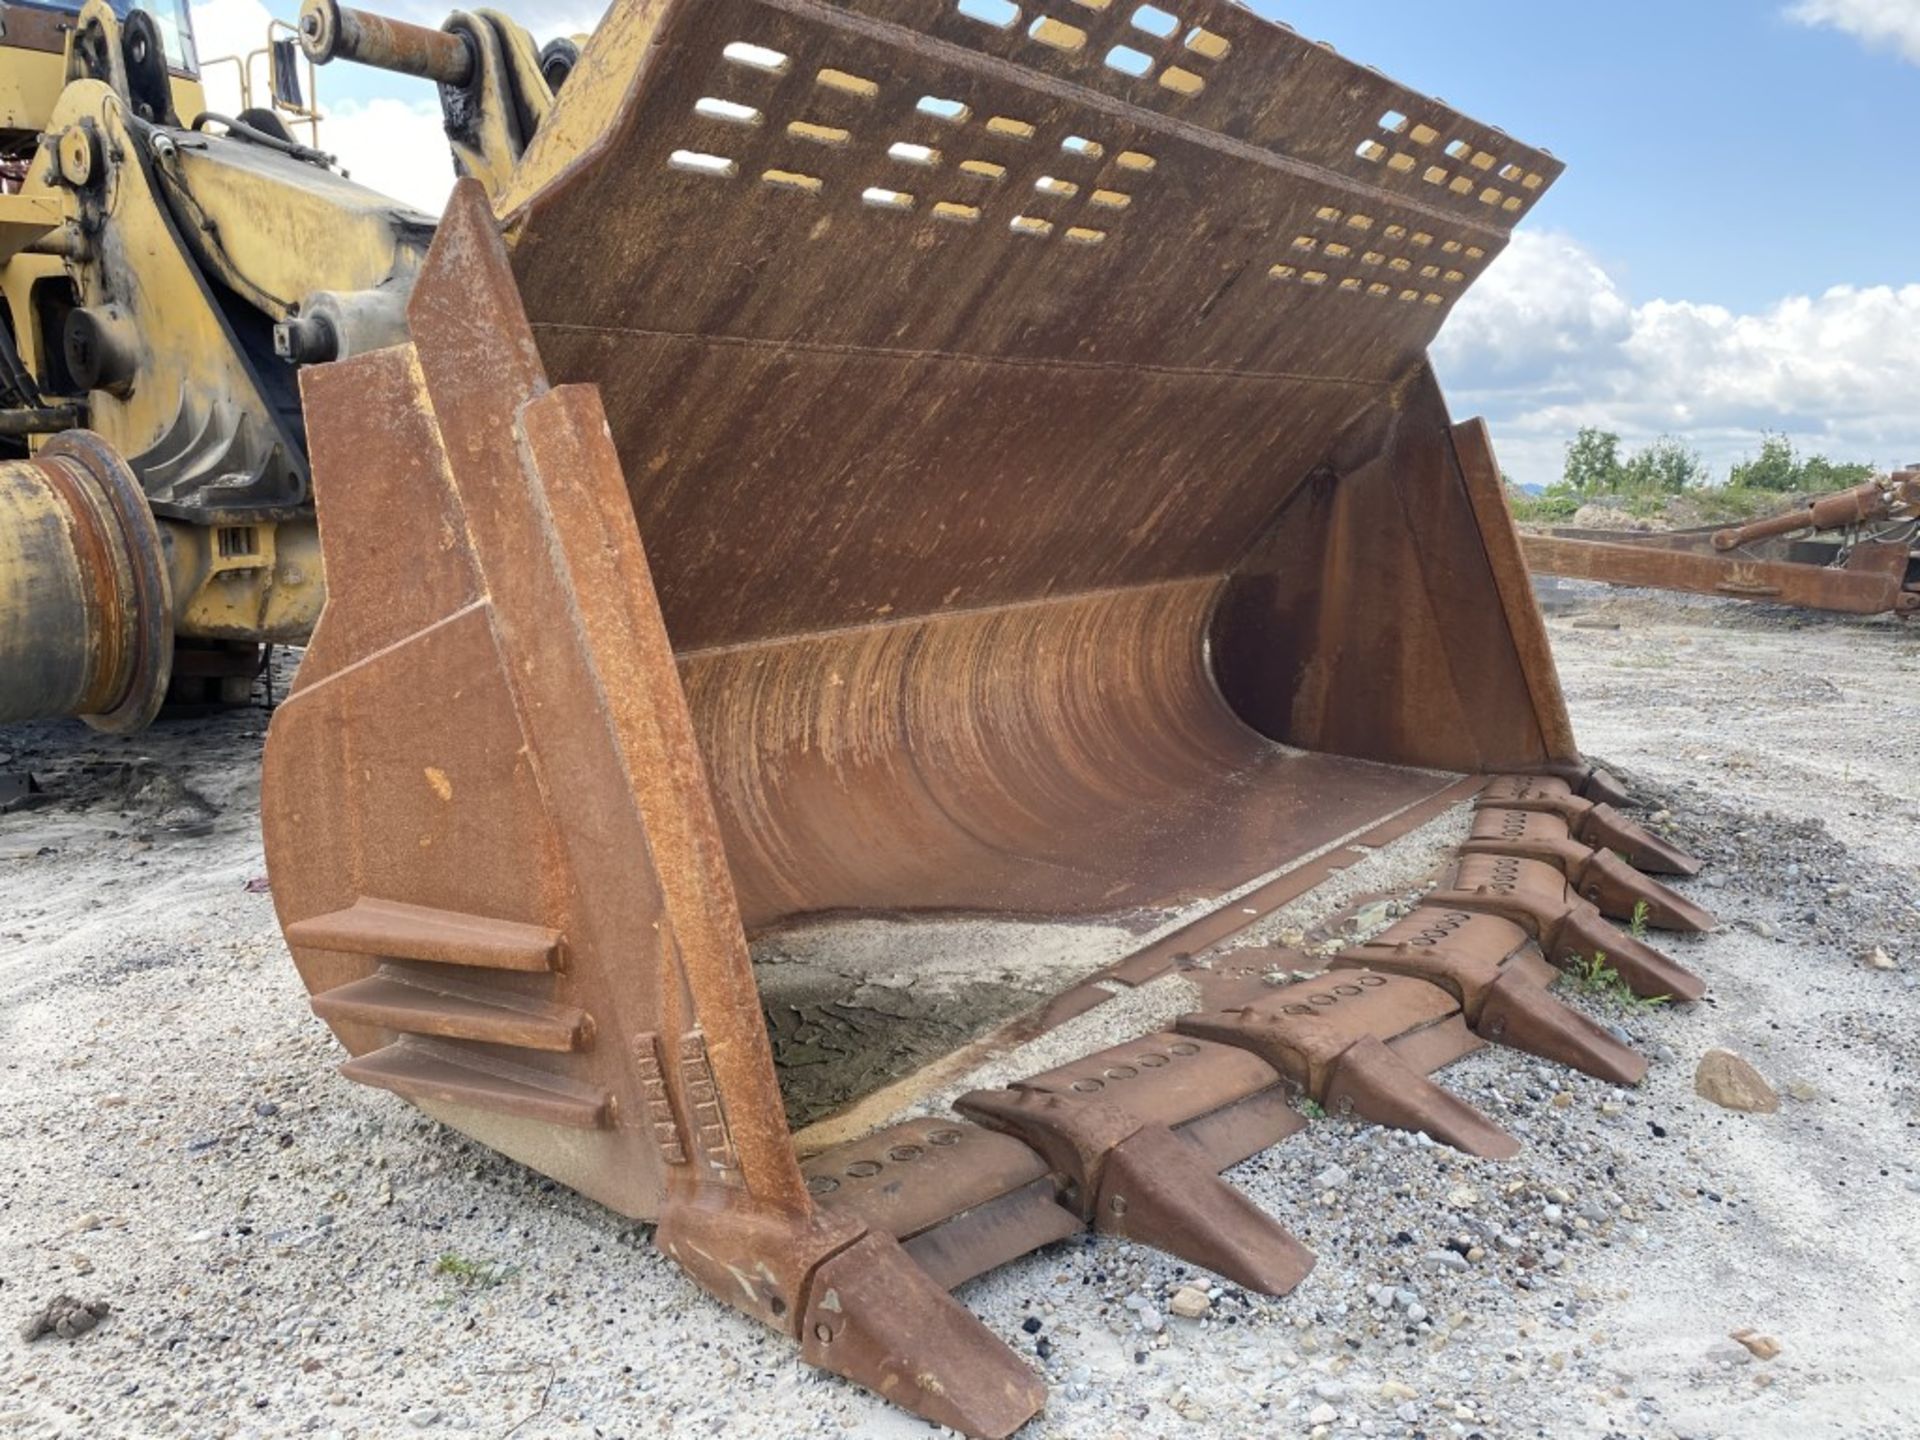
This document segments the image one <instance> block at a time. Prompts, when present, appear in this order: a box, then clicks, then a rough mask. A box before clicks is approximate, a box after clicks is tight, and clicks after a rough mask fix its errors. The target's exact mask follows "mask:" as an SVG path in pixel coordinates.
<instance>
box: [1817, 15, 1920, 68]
mask: <svg viewBox="0 0 1920 1440" xmlns="http://www.w3.org/2000/svg"><path fill="white" fill-rule="evenodd" d="M1787 15H1788V16H1789V18H1791V19H1794V20H1797V21H1799V22H1800V23H1801V24H1802V25H1813V26H1828V27H1830V28H1832V29H1835V30H1841V31H1845V32H1846V33H1847V34H1849V35H1852V36H1854V37H1855V38H1856V39H1858V40H1860V41H1861V42H1862V43H1864V44H1866V45H1870V46H1872V47H1874V48H1875V49H1889V50H1895V51H1898V52H1899V53H1900V54H1901V55H1903V56H1905V57H1906V58H1907V59H1908V60H1910V61H1912V62H1913V63H1914V64H1915V65H1920V0H1799V3H1798V4H1795V5H1792V6H1789V7H1788V9H1787Z"/></svg>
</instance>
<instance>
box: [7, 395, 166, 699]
mask: <svg viewBox="0 0 1920 1440" xmlns="http://www.w3.org/2000/svg"><path fill="white" fill-rule="evenodd" d="M172 654H173V601H172V594H171V589H170V586H169V582H168V576H167V568H166V557H165V554H164V552H163V550H162V547H161V540H160V531H159V528H158V526H156V525H155V524H154V519H153V514H152V512H151V511H149V510H148V509H147V502H146V497H145V496H144V495H142V494H141V493H140V486H139V483H138V482H137V481H136V480H135V479H134V477H133V474H132V472H130V471H129V470H128V469H127V466H126V462H125V461H123V460H122V459H121V458H120V457H119V456H118V455H117V454H115V453H114V450H113V448H112V447H111V446H109V445H108V444H107V443H106V442H105V441H104V440H102V439H101V438H100V437H99V436H98V435H95V434H93V433H92V432H91V431H86V430H74V431H69V432H67V433H66V434H63V435H59V436H56V437H54V438H53V439H52V440H50V441H48V442H47V443H46V445H44V446H43V447H41V450H40V453H39V455H38V456H36V457H35V458H34V459H32V460H8V461H4V462H0V723H4V722H6V721H10V720H26V719H33V718H37V717H41V716H73V715H78V716H83V717H85V718H86V719H87V721H88V722H89V723H90V724H92V725H94V726H96V727H97V728H99V729H102V730H137V729H139V728H140V727H142V726H143V725H145V724H146V723H147V722H148V721H149V720H151V719H152V718H153V716H154V713H155V712H156V711H157V710H158V709H159V708H160V702H161V700H162V699H163V698H164V697H165V695H166V693H167V677H168V672H169V667H170V663H171V660H172Z"/></svg>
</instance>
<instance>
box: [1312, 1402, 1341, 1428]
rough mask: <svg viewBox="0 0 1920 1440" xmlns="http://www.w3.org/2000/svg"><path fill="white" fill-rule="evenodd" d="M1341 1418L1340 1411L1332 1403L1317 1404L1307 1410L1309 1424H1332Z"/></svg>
mask: <svg viewBox="0 0 1920 1440" xmlns="http://www.w3.org/2000/svg"><path fill="white" fill-rule="evenodd" d="M1339 1418H1340V1412H1339V1411H1338V1410H1336V1409H1334V1408H1333V1406H1331V1405H1316V1406H1314V1407H1313V1409H1311V1410H1310V1411H1308V1412H1307V1423H1308V1424H1309V1425H1331V1424H1333V1422H1334V1421H1336V1420H1338V1419H1339Z"/></svg>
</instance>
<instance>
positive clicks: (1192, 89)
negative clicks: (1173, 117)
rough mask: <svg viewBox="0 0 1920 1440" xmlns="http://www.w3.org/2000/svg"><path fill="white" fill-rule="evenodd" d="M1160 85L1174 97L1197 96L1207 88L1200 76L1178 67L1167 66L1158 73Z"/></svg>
mask: <svg viewBox="0 0 1920 1440" xmlns="http://www.w3.org/2000/svg"><path fill="white" fill-rule="evenodd" d="M1160 85H1161V88H1162V89H1166V90H1171V91H1173V93H1174V94H1176V95H1198V94H1199V93H1200V92H1201V91H1202V90H1204V89H1206V88H1207V82H1206V81H1205V80H1203V79H1202V78H1201V77H1200V76H1198V75H1196V74H1194V72H1193V71H1191V70H1184V69H1182V68H1181V67H1180V66H1178V65H1169V66H1168V67H1167V68H1166V69H1164V70H1162V71H1161V72H1160Z"/></svg>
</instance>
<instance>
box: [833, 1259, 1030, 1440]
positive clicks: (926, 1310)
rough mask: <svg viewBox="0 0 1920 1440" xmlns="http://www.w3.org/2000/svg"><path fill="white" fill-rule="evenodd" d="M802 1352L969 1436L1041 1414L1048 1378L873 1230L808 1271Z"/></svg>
mask: <svg viewBox="0 0 1920 1440" xmlns="http://www.w3.org/2000/svg"><path fill="white" fill-rule="evenodd" d="M800 1347H801V1354H802V1355H803V1356H805V1358H806V1359H807V1360H808V1361H809V1362H811V1363H812V1364H815V1365H818V1366H819V1367H820V1368H821V1369H823V1370H831V1371H832V1372H833V1373H834V1374H836V1375H841V1376H844V1377H845V1378H847V1379H849V1380H851V1381H853V1382H854V1383H855V1384H856V1385H864V1386H865V1387H866V1388H867V1389H869V1390H871V1391H873V1393H874V1394H876V1395H879V1396H882V1397H884V1398H885V1399H887V1400H890V1401H891V1402H893V1403H894V1404H895V1405H899V1406H901V1407H903V1408H905V1409H907V1410H911V1411H912V1412H913V1413H914V1414H916V1415H919V1416H921V1417H923V1418H925V1419H927V1420H931V1421H933V1422H934V1423H935V1424H938V1425H946V1426H950V1427H952V1428H953V1429H955V1430H958V1431H960V1432H961V1433H962V1434H965V1435H977V1436H982V1437H985V1440H1003V1437H1005V1436H1008V1435H1011V1434H1012V1433H1013V1432H1014V1431H1016V1430H1018V1429H1019V1428H1020V1427H1021V1426H1022V1425H1024V1424H1026V1423H1027V1421H1028V1420H1030V1419H1032V1418H1033V1417H1034V1416H1035V1415H1036V1414H1038V1413H1039V1411H1040V1409H1041V1407H1042V1406H1044V1405H1045V1404H1046V1401H1047V1387H1046V1383H1045V1382H1044V1381H1043V1380H1042V1379H1041V1378H1040V1377H1039V1376H1038V1375H1036V1374H1035V1373H1034V1372H1033V1370H1032V1369H1031V1368H1030V1367H1029V1366H1028V1365H1027V1364H1026V1362H1025V1361H1023V1360H1022V1359H1021V1358H1020V1357H1019V1356H1018V1355H1016V1354H1014V1352H1013V1351H1012V1350H1011V1349H1010V1348H1008V1346H1007V1345H1006V1343H1005V1342H1004V1341H1002V1340H1001V1339H1000V1338H999V1337H998V1336H996V1335H994V1333H993V1332H992V1331H990V1330H989V1329H987V1327H986V1326H985V1325H983V1324H982V1323H981V1322H980V1321H979V1319H978V1318H976V1317H975V1316H974V1315H973V1313H972V1312H971V1311H969V1310H968V1309H967V1308H966V1307H965V1306H964V1305H961V1304H960V1303H959V1302H958V1301H956V1300H955V1299H954V1298H953V1297H952V1296H951V1295H949V1294H947V1292H946V1291H945V1290H942V1289H941V1288H940V1287H939V1286H938V1285H937V1284H935V1283H934V1282H933V1281H932V1280H931V1279H930V1278H928V1276H927V1275H926V1274H925V1272H923V1271H922V1270H921V1269H920V1267H919V1266H918V1265H916V1264H914V1263H913V1261H912V1260H911V1259H910V1258H909V1257H908V1256H907V1255H906V1254H905V1253H904V1252H903V1251H902V1250H901V1248H900V1246H899V1245H898V1244H897V1243H896V1242H895V1241H894V1240H893V1238H892V1237H891V1236H888V1235H881V1234H877V1233H874V1232H869V1233H868V1234H866V1235H863V1236H861V1238H860V1239H858V1240H856V1241H854V1242H853V1244H851V1245H849V1246H848V1247H847V1248H846V1249H844V1250H842V1251H840V1252H839V1253H838V1254H836V1255H834V1256H833V1257H832V1258H831V1259H829V1260H827V1261H825V1262H824V1263H823V1264H821V1265H820V1266H819V1268H818V1269H816V1270H815V1271H814V1274H813V1278H812V1280H811V1281H810V1282H809V1284H808V1286H807V1304H806V1312H805V1315H804V1316H803V1318H802V1322H801V1332H800Z"/></svg>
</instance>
